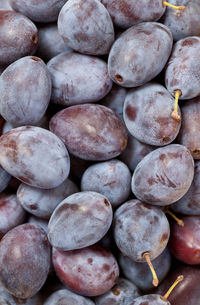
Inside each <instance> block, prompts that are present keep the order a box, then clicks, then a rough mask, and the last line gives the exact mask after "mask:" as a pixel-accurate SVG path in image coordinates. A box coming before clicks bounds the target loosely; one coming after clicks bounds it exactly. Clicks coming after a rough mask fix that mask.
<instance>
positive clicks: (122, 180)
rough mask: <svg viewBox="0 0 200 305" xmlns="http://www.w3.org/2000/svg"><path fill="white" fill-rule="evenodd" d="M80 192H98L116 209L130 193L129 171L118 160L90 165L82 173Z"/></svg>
mask: <svg viewBox="0 0 200 305" xmlns="http://www.w3.org/2000/svg"><path fill="white" fill-rule="evenodd" d="M81 190H82V191H94V192H98V193H100V194H102V195H104V196H105V197H107V198H108V200H109V201H110V203H111V204H112V206H113V207H117V206H118V205H120V204H121V203H122V202H124V201H125V200H126V199H127V198H128V196H129V195H130V193H131V173H130V170H129V168H128V167H127V165H126V164H124V163H123V162H121V161H119V160H109V161H105V162H101V163H97V164H94V165H91V166H90V167H88V168H87V169H86V171H85V172H84V173H83V176H82V179H81Z"/></svg>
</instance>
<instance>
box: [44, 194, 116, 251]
mask: <svg viewBox="0 0 200 305" xmlns="http://www.w3.org/2000/svg"><path fill="white" fill-rule="evenodd" d="M112 218H113V213H112V207H111V204H110V203H109V201H108V200H107V198H106V197H105V196H103V195H101V194H99V193H96V192H79V193H75V194H73V195H71V196H69V197H67V198H66V199H64V200H63V201H62V202H61V203H60V204H59V205H58V206H57V208H56V209H55V210H54V212H53V214H52V215H51V218H50V220H49V224H48V238H49V242H50V243H51V245H52V246H53V247H56V248H58V249H60V250H64V251H69V250H76V249H81V248H84V247H87V246H90V245H93V244H95V243H96V242H98V241H99V240H100V239H101V238H102V237H103V236H104V235H105V234H106V232H107V231H108V229H109V228H110V226H111V223H112Z"/></svg>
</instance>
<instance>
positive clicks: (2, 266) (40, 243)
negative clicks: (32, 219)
mask: <svg viewBox="0 0 200 305" xmlns="http://www.w3.org/2000/svg"><path fill="white" fill-rule="evenodd" d="M49 267H50V245H49V243H48V240H47V236H46V234H45V232H44V230H42V229H40V228H39V227H37V226H35V225H33V224H23V225H20V226H17V227H15V228H14V229H12V230H10V231H9V232H8V233H7V234H6V235H4V237H3V239H2V240H1V243H0V281H1V284H2V285H3V286H4V287H5V288H6V289H7V290H8V292H9V293H11V294H12V295H14V296H15V297H17V298H22V299H26V298H30V297H32V296H33V295H35V294H36V293H37V292H38V291H39V290H40V288H41V287H42V286H43V284H44V282H45V280H46V278H47V275H48V272H49Z"/></svg>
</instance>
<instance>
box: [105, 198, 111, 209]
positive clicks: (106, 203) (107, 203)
mask: <svg viewBox="0 0 200 305" xmlns="http://www.w3.org/2000/svg"><path fill="white" fill-rule="evenodd" d="M104 203H105V205H106V206H107V207H109V206H110V204H109V202H108V200H107V199H106V198H104Z"/></svg>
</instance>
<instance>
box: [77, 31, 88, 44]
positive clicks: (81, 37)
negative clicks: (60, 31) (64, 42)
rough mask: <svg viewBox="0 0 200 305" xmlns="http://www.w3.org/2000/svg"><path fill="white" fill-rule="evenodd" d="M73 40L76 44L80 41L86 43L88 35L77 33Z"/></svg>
mask: <svg viewBox="0 0 200 305" xmlns="http://www.w3.org/2000/svg"><path fill="white" fill-rule="evenodd" d="M74 38H75V40H77V41H78V42H81V41H85V42H87V41H89V39H88V35H87V34H85V33H83V32H78V33H76V34H74Z"/></svg>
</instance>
